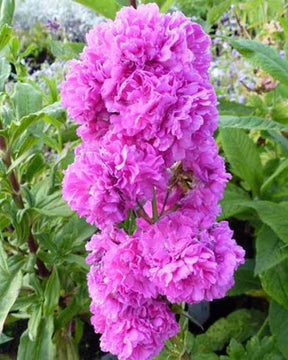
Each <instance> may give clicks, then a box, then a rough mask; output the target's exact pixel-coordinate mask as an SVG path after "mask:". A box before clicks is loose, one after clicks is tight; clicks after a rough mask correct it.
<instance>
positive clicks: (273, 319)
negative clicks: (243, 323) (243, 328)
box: [269, 301, 288, 359]
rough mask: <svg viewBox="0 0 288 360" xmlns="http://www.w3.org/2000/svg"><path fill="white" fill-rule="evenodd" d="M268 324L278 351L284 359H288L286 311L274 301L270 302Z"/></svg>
mask: <svg viewBox="0 0 288 360" xmlns="http://www.w3.org/2000/svg"><path fill="white" fill-rule="evenodd" d="M269 323H270V329H271V332H272V334H273V335H274V336H275V338H276V341H277V345H278V347H279V349H280V351H281V352H282V354H283V355H284V357H285V359H288V346H287V339H288V310H287V309H284V308H283V307H282V306H281V305H279V304H278V303H277V302H276V301H272V302H271V304H270V309H269Z"/></svg>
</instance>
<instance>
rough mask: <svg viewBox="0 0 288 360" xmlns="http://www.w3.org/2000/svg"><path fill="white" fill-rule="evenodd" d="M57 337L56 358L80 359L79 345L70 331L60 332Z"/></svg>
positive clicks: (60, 359) (62, 359)
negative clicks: (77, 345)
mask: <svg viewBox="0 0 288 360" xmlns="http://www.w3.org/2000/svg"><path fill="white" fill-rule="evenodd" d="M57 335H58V336H57V337H56V345H57V348H56V359H59V360H79V356H78V351H77V347H76V345H75V343H74V341H73V338H72V336H71V335H70V334H69V333H66V334H63V333H61V332H60V333H59V334H57Z"/></svg>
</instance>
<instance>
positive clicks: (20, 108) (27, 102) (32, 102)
mask: <svg viewBox="0 0 288 360" xmlns="http://www.w3.org/2000/svg"><path fill="white" fill-rule="evenodd" d="M12 101H13V104H14V107H15V111H16V116H17V118H18V119H21V118H22V117H24V116H26V115H29V114H31V113H35V112H37V111H38V110H40V109H41V107H42V94H41V93H40V92H39V91H38V90H36V89H35V88H34V87H33V86H32V85H30V84H25V83H19V82H18V83H17V84H16V87H15V92H14V94H13V96H12Z"/></svg>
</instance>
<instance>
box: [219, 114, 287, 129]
mask: <svg viewBox="0 0 288 360" xmlns="http://www.w3.org/2000/svg"><path fill="white" fill-rule="evenodd" d="M219 128H220V129H224V128H236V129H245V130H274V131H288V126H285V125H282V124H279V123H277V122H275V121H273V120H268V119H263V118H260V117H257V116H231V115H221V116H219Z"/></svg>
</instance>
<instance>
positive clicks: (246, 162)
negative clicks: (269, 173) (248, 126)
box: [221, 128, 263, 195]
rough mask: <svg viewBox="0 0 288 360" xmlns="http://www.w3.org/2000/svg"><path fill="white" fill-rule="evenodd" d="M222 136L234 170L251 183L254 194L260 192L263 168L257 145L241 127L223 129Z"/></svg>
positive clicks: (227, 155) (226, 154)
mask: <svg viewBox="0 0 288 360" xmlns="http://www.w3.org/2000/svg"><path fill="white" fill-rule="evenodd" d="M221 137H222V143H223V148H224V152H225V156H226V157H227V159H228V161H229V163H230V165H231V167H232V172H233V173H234V174H235V175H237V176H239V177H240V178H241V179H243V180H245V181H246V182H247V183H248V184H249V185H250V188H251V190H252V192H253V194H254V195H257V194H259V190H260V186H261V184H262V182H263V168H262V164H261V161H260V156H259V153H258V150H257V148H256V145H255V144H254V142H253V141H252V140H251V139H250V137H249V136H248V135H247V134H246V133H245V132H244V131H243V130H240V129H229V128H227V129H221Z"/></svg>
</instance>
